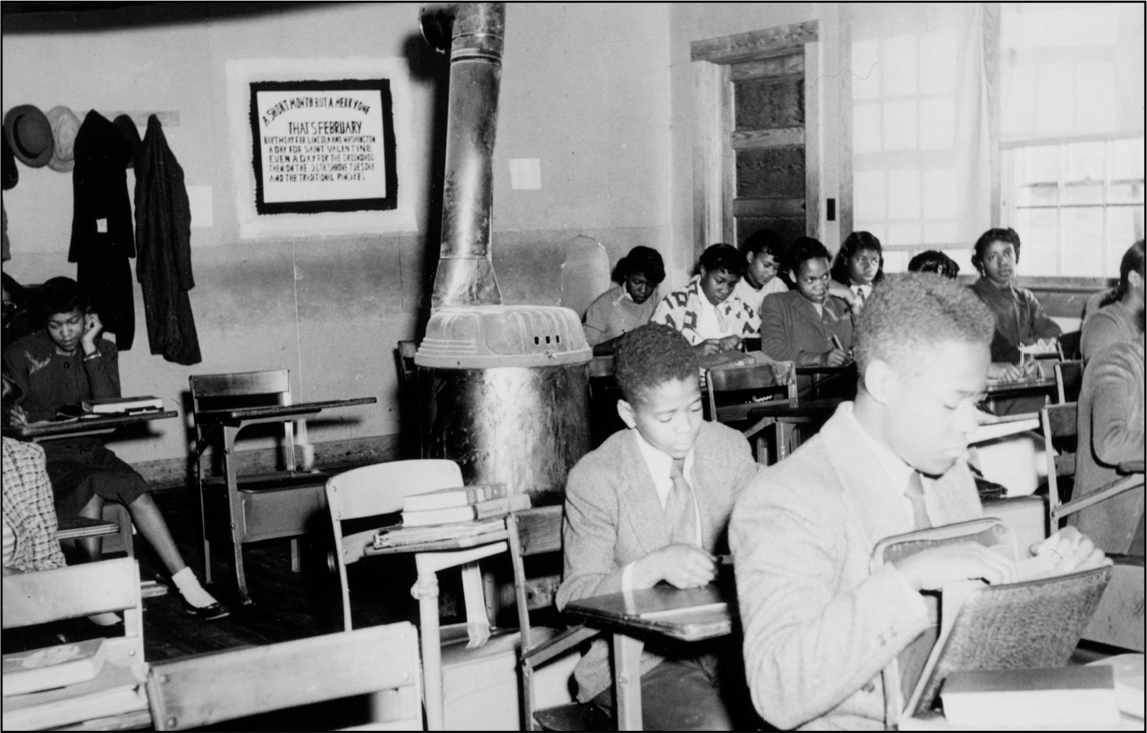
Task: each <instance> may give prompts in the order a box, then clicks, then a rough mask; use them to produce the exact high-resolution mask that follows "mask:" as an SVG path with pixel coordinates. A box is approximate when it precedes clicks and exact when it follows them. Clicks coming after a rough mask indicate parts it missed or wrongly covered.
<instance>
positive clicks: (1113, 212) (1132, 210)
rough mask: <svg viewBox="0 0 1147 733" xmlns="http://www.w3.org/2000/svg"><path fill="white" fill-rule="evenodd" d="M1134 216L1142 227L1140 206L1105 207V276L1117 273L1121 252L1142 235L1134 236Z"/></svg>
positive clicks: (1121, 256)
mask: <svg viewBox="0 0 1147 733" xmlns="http://www.w3.org/2000/svg"><path fill="white" fill-rule="evenodd" d="M1136 218H1138V220H1139V222H1140V229H1142V222H1143V207H1142V206H1139V207H1134V206H1112V207H1110V208H1109V209H1107V265H1106V267H1105V268H1104V270H1105V272H1104V275H1106V276H1107V277H1116V276H1118V275H1119V262H1120V261H1121V260H1122V259H1123V253H1124V252H1126V251H1127V248H1128V247H1130V246H1131V245H1132V243H1134V242H1135V240H1137V239H1139V238H1140V237H1142V236H1143V235H1142V234H1139V235H1138V236H1136V230H1135V220H1136Z"/></svg>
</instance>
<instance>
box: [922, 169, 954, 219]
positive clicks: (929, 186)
mask: <svg viewBox="0 0 1147 733" xmlns="http://www.w3.org/2000/svg"><path fill="white" fill-rule="evenodd" d="M955 217H956V171H954V170H952V169H950V168H946V169H943V170H938V171H924V218H925V219H954V218H955Z"/></svg>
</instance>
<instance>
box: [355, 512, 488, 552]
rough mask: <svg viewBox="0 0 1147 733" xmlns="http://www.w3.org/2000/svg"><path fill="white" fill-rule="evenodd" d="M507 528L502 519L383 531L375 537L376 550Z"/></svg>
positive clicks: (474, 535)
mask: <svg viewBox="0 0 1147 733" xmlns="http://www.w3.org/2000/svg"><path fill="white" fill-rule="evenodd" d="M505 528H506V523H505V522H504V521H503V520H501V519H485V520H482V521H478V522H474V521H468V522H456V523H454V524H434V525H429V526H426V527H394V528H388V529H381V530H379V531H378V533H377V534H376V535H375V536H374V546H375V548H376V549H383V548H386V547H399V546H401V545H413V544H419V543H422V542H437V541H439V540H456V539H460V538H463V537H477V536H478V535H483V534H490V533H493V532H499V531H501V530H503V529H505Z"/></svg>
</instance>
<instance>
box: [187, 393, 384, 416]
mask: <svg viewBox="0 0 1147 733" xmlns="http://www.w3.org/2000/svg"><path fill="white" fill-rule="evenodd" d="M376 402H378V398H377V397H352V398H350V399H345V400H323V401H320V402H297V403H295V404H293V405H266V406H263V407H237V408H233V409H224V410H200V411H199V412H197V413H195V415H196V417H197V418H202V419H207V420H246V419H254V418H264V417H293V416H296V415H310V414H314V413H317V412H321V411H322V410H325V409H328V408H333V407H351V406H353V405H373V404H374V403H376Z"/></svg>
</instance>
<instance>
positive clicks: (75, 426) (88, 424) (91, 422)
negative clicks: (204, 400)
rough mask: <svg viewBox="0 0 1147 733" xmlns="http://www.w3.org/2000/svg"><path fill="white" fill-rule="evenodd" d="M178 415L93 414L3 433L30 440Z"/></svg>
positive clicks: (159, 412) (106, 429) (165, 412)
mask: <svg viewBox="0 0 1147 733" xmlns="http://www.w3.org/2000/svg"><path fill="white" fill-rule="evenodd" d="M172 417H179V413H178V412H176V411H175V410H154V411H148V412H134V413H130V414H122V415H114V414H108V415H98V416H97V415H95V414H92V416H91V417H82V418H79V419H76V420H60V421H49V422H38V423H32V424H31V425H21V426H18V427H6V428H4V434H5V435H8V436H10V437H15V438H21V439H23V440H31V439H33V438H68V437H73V436H79V435H87V434H91V433H95V432H110V431H112V430H114V429H116V428H118V427H121V426H123V425H131V424H133V423H141V422H149V421H151V420H166V419H168V418H172Z"/></svg>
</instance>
